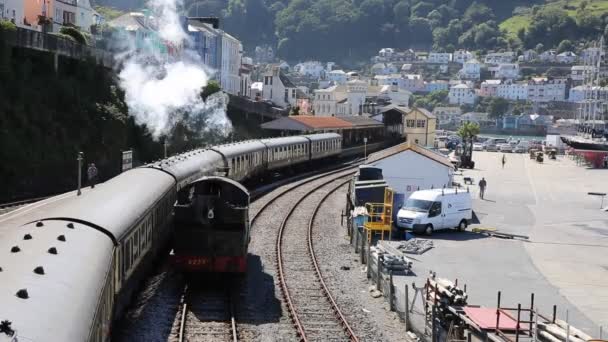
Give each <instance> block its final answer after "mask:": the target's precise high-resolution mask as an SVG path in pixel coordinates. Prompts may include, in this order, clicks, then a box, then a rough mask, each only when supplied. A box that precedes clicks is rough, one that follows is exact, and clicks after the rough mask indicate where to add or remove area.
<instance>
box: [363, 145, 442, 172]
mask: <svg viewBox="0 0 608 342" xmlns="http://www.w3.org/2000/svg"><path fill="white" fill-rule="evenodd" d="M405 151H412V152H414V153H418V154H420V155H421V156H424V157H427V158H429V159H431V160H433V161H435V162H437V163H439V164H442V165H444V166H447V167H449V168H451V169H453V168H454V165H452V163H451V162H450V159H449V158H448V157H446V156H444V155H443V154H440V153H437V152H433V151H431V150H429V149H427V148H424V147H422V146H420V145H417V144H412V143H411V142H409V141H408V142H405V143H402V144H399V145H395V146H393V147H391V148H388V149H385V150H383V151H381V152H377V153H373V154H371V155H370V156H369V159H370V160H376V161H377V160H378V159H379V158H382V157H388V156H392V155H395V154H397V153H401V152H405Z"/></svg>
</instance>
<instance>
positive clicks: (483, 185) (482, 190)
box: [479, 178, 488, 199]
mask: <svg viewBox="0 0 608 342" xmlns="http://www.w3.org/2000/svg"><path fill="white" fill-rule="evenodd" d="M487 185H488V183H487V182H486V179H485V178H481V180H480V181H479V198H481V199H483V196H484V195H485V193H486V186H487Z"/></svg>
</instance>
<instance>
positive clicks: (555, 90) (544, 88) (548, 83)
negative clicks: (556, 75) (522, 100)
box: [528, 77, 567, 102]
mask: <svg viewBox="0 0 608 342" xmlns="http://www.w3.org/2000/svg"><path fill="white" fill-rule="evenodd" d="M566 84H567V80H565V79H547V78H546V77H536V78H533V79H531V80H530V81H528V101H532V102H550V101H564V100H565V99H566Z"/></svg>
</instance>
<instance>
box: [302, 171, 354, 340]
mask: <svg viewBox="0 0 608 342" xmlns="http://www.w3.org/2000/svg"><path fill="white" fill-rule="evenodd" d="M347 183H348V180H347V181H345V182H342V183H340V184H339V185H338V186H336V187H334V188H333V189H331V190H330V191H329V192H328V193H327V194H325V196H323V198H322V199H321V200H320V201H319V203H318V204H317V206H316V207H315V210H314V212H313V214H312V216H311V217H310V221H309V223H308V253H309V254H310V258H311V260H312V263H313V265H314V267H315V274H316V275H317V278H318V279H319V282H320V283H321V286H322V288H323V292H324V293H325V297H327V299H328V300H329V301H330V303H331V306H332V309H333V310H334V313H335V314H336V315H337V316H338V318H339V320H340V322H341V323H342V324H343V327H344V329H345V330H346V332H347V333H348V335H349V336H350V339H351V341H359V339H358V338H357V336H356V335H355V332H354V331H353V330H352V328H351V327H350V325H349V324H348V321H347V320H346V317H344V315H343V314H342V311H341V310H340V307H339V306H338V304H337V303H336V301H335V299H334V297H333V296H332V295H331V292H330V291H329V288H328V287H327V285H326V284H325V280H324V279H323V274H322V272H321V268H320V267H319V262H318V261H317V256H316V254H315V249H314V241H313V238H312V228H313V226H314V220H315V218H316V217H317V214H318V212H319V209H321V205H322V204H323V202H325V201H326V200H327V198H328V197H329V196H330V195H331V194H333V193H334V192H336V191H337V190H338V189H340V188H341V187H342V186H344V185H345V184H347Z"/></svg>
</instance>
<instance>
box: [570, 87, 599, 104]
mask: <svg viewBox="0 0 608 342" xmlns="http://www.w3.org/2000/svg"><path fill="white" fill-rule="evenodd" d="M591 97H593V98H596V99H600V100H604V101H606V100H608V87H597V86H595V87H588V86H587V87H585V86H582V85H579V86H576V87H572V88H570V91H569V95H568V101H569V102H581V101H583V100H584V99H585V98H587V99H588V98H591Z"/></svg>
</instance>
